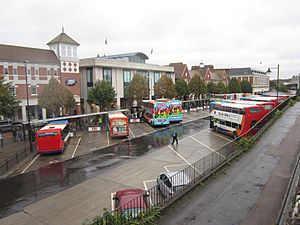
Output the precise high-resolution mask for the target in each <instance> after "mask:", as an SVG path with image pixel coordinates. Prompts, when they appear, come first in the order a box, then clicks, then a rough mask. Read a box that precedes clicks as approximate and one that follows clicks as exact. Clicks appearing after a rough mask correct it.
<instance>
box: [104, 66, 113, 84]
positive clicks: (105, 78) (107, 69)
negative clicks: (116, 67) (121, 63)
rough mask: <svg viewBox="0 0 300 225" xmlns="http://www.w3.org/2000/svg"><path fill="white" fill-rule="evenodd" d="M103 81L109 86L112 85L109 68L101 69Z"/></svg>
mask: <svg viewBox="0 0 300 225" xmlns="http://www.w3.org/2000/svg"><path fill="white" fill-rule="evenodd" d="M103 80H106V81H108V82H109V83H110V84H112V72H111V68H103Z"/></svg>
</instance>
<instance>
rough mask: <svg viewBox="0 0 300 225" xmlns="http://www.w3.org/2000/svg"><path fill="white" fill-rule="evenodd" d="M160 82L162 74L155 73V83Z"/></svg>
mask: <svg viewBox="0 0 300 225" xmlns="http://www.w3.org/2000/svg"><path fill="white" fill-rule="evenodd" d="M159 80H160V73H159V72H154V83H157V82H158V81H159Z"/></svg>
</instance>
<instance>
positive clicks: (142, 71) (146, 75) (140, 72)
mask: <svg viewBox="0 0 300 225" xmlns="http://www.w3.org/2000/svg"><path fill="white" fill-rule="evenodd" d="M137 73H138V74H140V75H142V77H144V78H145V79H146V81H147V85H148V86H149V73H148V71H144V70H140V71H137Z"/></svg>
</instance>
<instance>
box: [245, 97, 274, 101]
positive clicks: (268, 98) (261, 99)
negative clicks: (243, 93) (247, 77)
mask: <svg viewBox="0 0 300 225" xmlns="http://www.w3.org/2000/svg"><path fill="white" fill-rule="evenodd" d="M244 99H253V100H255V99H257V100H260V101H272V100H277V97H261V96H248V97H244Z"/></svg>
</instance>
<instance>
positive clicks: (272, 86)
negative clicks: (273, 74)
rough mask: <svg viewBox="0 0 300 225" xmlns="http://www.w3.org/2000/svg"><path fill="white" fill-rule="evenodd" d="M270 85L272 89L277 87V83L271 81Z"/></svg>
mask: <svg viewBox="0 0 300 225" xmlns="http://www.w3.org/2000/svg"><path fill="white" fill-rule="evenodd" d="M269 84H270V89H276V86H277V83H276V81H273V80H270V82H269Z"/></svg>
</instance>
